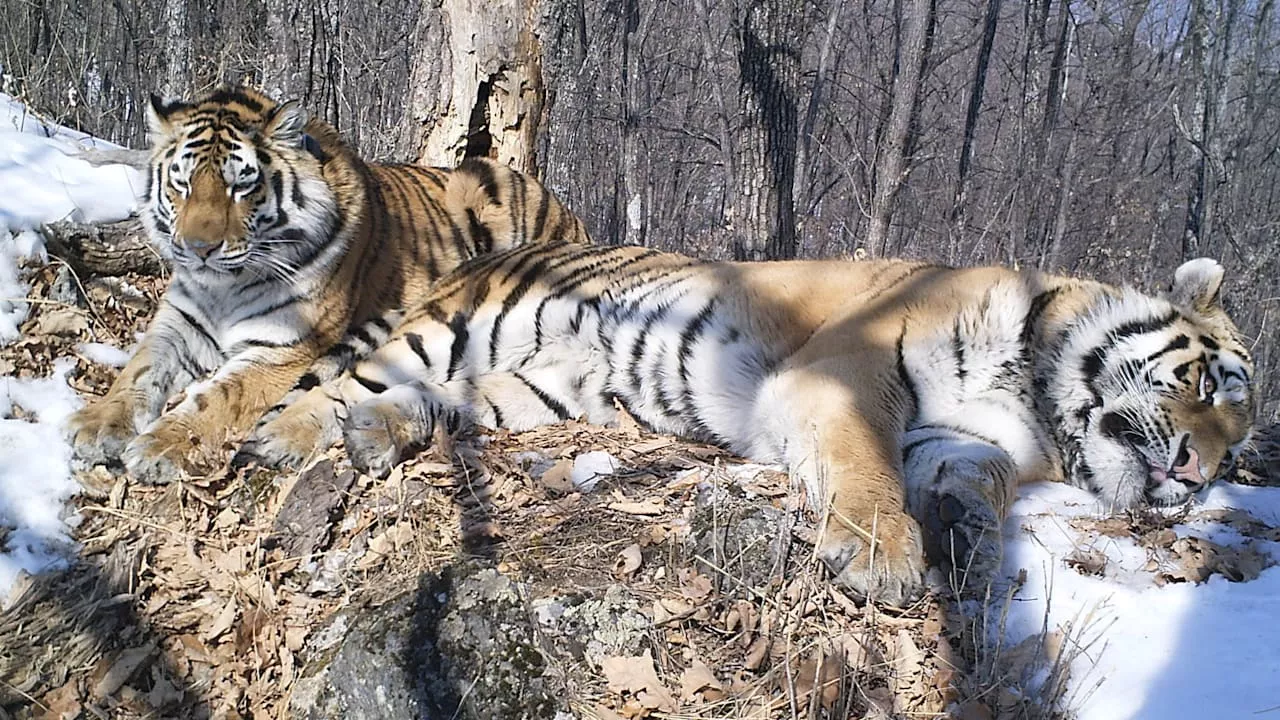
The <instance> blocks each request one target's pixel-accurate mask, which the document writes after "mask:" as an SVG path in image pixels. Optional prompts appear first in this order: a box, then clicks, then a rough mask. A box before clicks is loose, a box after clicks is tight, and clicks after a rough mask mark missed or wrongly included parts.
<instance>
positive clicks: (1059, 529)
mask: <svg viewBox="0 0 1280 720" xmlns="http://www.w3.org/2000/svg"><path fill="white" fill-rule="evenodd" d="M1219 508H1239V509H1245V510H1247V511H1248V512H1249V513H1250V514H1252V515H1253V516H1254V517H1255V518H1257V519H1258V520H1261V521H1263V522H1267V523H1271V524H1273V525H1274V524H1275V523H1276V521H1277V518H1278V517H1280V488H1254V487H1242V486H1238V485H1233V484H1230V483H1216V484H1215V485H1214V486H1213V487H1212V488H1211V489H1210V490H1209V491H1207V492H1206V493H1204V494H1203V498H1202V499H1201V500H1200V501H1199V503H1198V505H1197V506H1196V508H1195V509H1193V511H1192V514H1191V519H1189V521H1188V522H1187V523H1186V524H1183V525H1176V526H1174V531H1175V532H1176V533H1177V534H1178V535H1179V536H1187V535H1196V536H1199V537H1208V538H1210V539H1213V540H1214V541H1215V542H1220V543H1222V544H1237V543H1238V542H1240V541H1243V538H1241V537H1240V535H1239V533H1237V532H1235V531H1234V530H1231V529H1230V528H1227V527H1225V526H1223V525H1221V524H1219V523H1214V522H1211V521H1207V520H1204V519H1200V520H1196V519H1194V518H1195V513H1196V511H1198V510H1201V509H1219ZM1103 516H1104V515H1103V514H1102V513H1101V512H1100V510H1099V506H1098V503H1097V502H1096V501H1095V499H1094V498H1093V496H1091V495H1090V494H1089V493H1087V492H1085V491H1083V490H1079V489H1077V488H1073V487H1069V486H1066V485H1061V484H1052V483H1041V484H1034V485H1028V486H1026V487H1023V488H1022V489H1021V491H1020V493H1019V496H1018V500H1017V502H1016V503H1015V504H1014V506H1013V508H1012V511H1011V513H1010V517H1009V518H1008V520H1007V521H1006V523H1005V527H1004V536H1005V558H1004V567H1003V569H1002V574H1003V575H1004V578H1005V582H1006V583H1007V582H1011V581H1012V579H1013V578H1014V577H1016V576H1017V575H1018V573H1019V571H1025V572H1026V582H1025V584H1024V585H1023V587H1022V589H1021V590H1020V591H1019V593H1018V594H1017V595H1016V596H1015V597H1014V598H1013V600H1012V602H1010V604H1009V607H1008V619H1007V623H1006V626H1005V632H1004V638H1003V643H1004V644H1005V645H1007V646H1011V645H1014V644H1016V643H1017V642H1019V641H1020V640H1022V639H1023V638H1025V637H1027V636H1030V635H1032V634H1036V633H1039V632H1040V631H1041V629H1042V626H1043V624H1044V623H1045V622H1046V618H1047V625H1048V628H1049V629H1050V630H1054V629H1061V630H1065V629H1067V628H1072V627H1073V630H1072V632H1071V633H1069V640H1068V644H1069V645H1070V644H1072V643H1079V644H1080V645H1081V646H1084V648H1085V649H1084V651H1083V652H1081V653H1080V654H1079V655H1078V656H1077V657H1076V658H1075V659H1074V660H1073V662H1072V665H1071V680H1070V682H1069V686H1068V687H1069V688H1070V690H1069V692H1068V695H1067V697H1066V698H1065V708H1064V709H1066V710H1069V711H1074V714H1075V716H1076V717H1077V718H1078V720H1125V719H1126V718H1148V717H1171V718H1194V717H1249V716H1252V715H1254V714H1256V713H1258V712H1260V711H1264V710H1267V709H1268V708H1273V707H1276V706H1277V705H1280V694H1278V692H1277V687H1280V685H1278V684H1277V679H1280V653H1277V651H1276V648H1278V647H1280V627H1278V626H1277V625H1276V623H1275V618H1276V617H1277V616H1280V567H1272V568H1270V569H1268V570H1265V571H1264V572H1263V573H1262V574H1261V575H1260V576H1259V577H1257V578H1256V579H1254V580H1252V581H1250V582H1243V583H1233V582H1229V581H1228V580H1226V579H1225V578H1224V577H1222V576H1220V575H1214V576H1212V577H1211V578H1210V579H1209V580H1208V582H1205V583H1203V584H1200V585H1193V584H1190V583H1170V584H1167V585H1164V586H1159V585H1157V584H1156V582H1155V577H1156V575H1155V573H1153V572H1151V571H1149V570H1146V569H1145V566H1146V564H1147V561H1148V554H1147V551H1146V550H1145V549H1144V548H1142V547H1139V545H1138V544H1137V543H1136V542H1134V541H1133V540H1131V539H1129V538H1111V537H1106V536H1101V537H1096V538H1094V537H1087V536H1086V535H1085V534H1084V533H1083V532H1081V531H1078V530H1076V529H1074V528H1072V527H1071V524H1070V521H1071V519H1072V518H1078V517H1094V518H1097V517H1103ZM1231 540H1235V541H1236V543H1232V542H1229V541H1231ZM1261 546H1263V547H1267V548H1269V549H1270V550H1271V552H1272V553H1273V554H1275V553H1277V552H1280V550H1277V544H1276V543H1262V545H1261ZM1080 548H1089V549H1093V550H1097V551H1100V552H1102V553H1103V554H1104V555H1105V556H1106V558H1107V564H1106V570H1105V573H1104V575H1103V576H1101V577H1099V576H1092V575H1083V574H1081V573H1079V572H1077V571H1076V570H1073V569H1071V568H1070V567H1068V566H1067V565H1066V564H1065V562H1064V560H1065V559H1066V558H1067V557H1068V556H1070V555H1071V554H1072V553H1073V552H1075V551H1077V550H1078V549H1080ZM1278 557H1280V555H1278ZM995 596H997V597H998V596H1000V593H999V592H997V593H995ZM995 611H996V612H998V609H996V610H995ZM993 634H994V633H993ZM990 640H991V642H997V641H999V638H996V637H992V638H990Z"/></svg>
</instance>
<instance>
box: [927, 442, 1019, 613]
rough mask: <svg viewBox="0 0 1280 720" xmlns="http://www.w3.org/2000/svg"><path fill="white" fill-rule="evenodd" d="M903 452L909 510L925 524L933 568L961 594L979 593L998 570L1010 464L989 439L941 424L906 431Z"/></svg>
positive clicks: (1011, 485)
mask: <svg viewBox="0 0 1280 720" xmlns="http://www.w3.org/2000/svg"><path fill="white" fill-rule="evenodd" d="M903 448H904V452H903V457H904V465H905V470H906V480H907V499H908V506H909V507H910V509H911V513H912V515H914V516H915V517H916V518H917V519H918V520H919V521H920V523H921V525H923V527H924V531H925V532H924V545H925V553H926V556H927V557H928V558H929V563H930V564H931V565H936V566H938V567H939V568H941V569H942V570H943V572H944V573H945V574H946V576H947V578H948V580H949V581H950V584H951V586H952V587H953V588H955V589H956V590H957V591H959V592H960V593H961V594H963V593H964V592H965V591H976V592H982V591H983V590H984V589H985V587H986V584H987V582H988V581H990V580H991V578H993V577H994V576H995V573H996V571H997V570H998V569H999V567H1000V562H1001V558H1002V554H1003V543H1002V540H1001V530H1002V522H1003V520H1004V517H1005V513H1006V511H1007V510H1008V506H1009V503H1010V501H1011V498H1012V495H1013V492H1014V487H1015V484H1016V476H1017V470H1016V467H1015V465H1014V463H1013V459H1012V458H1010V457H1009V454H1008V453H1006V452H1005V451H1004V450H1003V449H1001V448H1000V447H999V446H998V445H995V444H994V443H992V442H990V441H987V440H984V439H980V438H977V437H974V436H972V435H969V434H967V433H964V432H963V431H957V430H955V429H951V428H946V427H938V426H934V427H925V428H919V429H915V430H912V431H910V432H908V433H907V434H906V435H905V436H904V438H903Z"/></svg>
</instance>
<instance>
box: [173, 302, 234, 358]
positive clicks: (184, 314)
mask: <svg viewBox="0 0 1280 720" xmlns="http://www.w3.org/2000/svg"><path fill="white" fill-rule="evenodd" d="M170 307H172V308H173V309H174V310H177V311H178V314H179V315H181V316H182V319H183V320H185V321H186V322H187V324H188V325H190V326H191V327H193V328H195V329H196V331H197V332H199V333H200V335H201V337H203V338H204V339H205V340H208V341H209V344H210V345H212V346H213V347H214V348H215V349H216V350H218V351H219V352H221V350H222V346H221V345H219V344H218V341H217V340H215V339H214V338H213V335H211V334H210V333H209V331H208V330H206V329H205V327H204V325H201V324H200V322H199V321H198V320H196V319H195V317H193V316H192V315H191V313H188V312H187V311H186V310H183V309H182V308H180V307H178V306H177V305H172V304H171V305H170Z"/></svg>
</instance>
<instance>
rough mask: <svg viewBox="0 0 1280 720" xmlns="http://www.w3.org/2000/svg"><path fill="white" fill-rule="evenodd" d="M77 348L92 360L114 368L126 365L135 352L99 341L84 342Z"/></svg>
mask: <svg viewBox="0 0 1280 720" xmlns="http://www.w3.org/2000/svg"><path fill="white" fill-rule="evenodd" d="M76 349H77V350H79V351H80V354H81V355H84V356H85V357H87V358H89V359H90V360H92V361H94V362H96V363H99V364H101V365H106V366H107V367H113V368H122V367H124V366H125V363H127V362H129V358H131V357H133V352H131V351H130V350H121V349H120V348H118V347H116V346H115V345H108V344H106V343H99V342H88V343H84V344H82V345H80V347H78V348H76Z"/></svg>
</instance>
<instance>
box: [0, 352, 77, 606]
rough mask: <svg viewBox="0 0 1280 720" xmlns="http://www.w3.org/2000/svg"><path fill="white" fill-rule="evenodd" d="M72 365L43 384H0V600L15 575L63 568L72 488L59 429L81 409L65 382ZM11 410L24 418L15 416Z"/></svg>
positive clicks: (58, 368)
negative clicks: (3, 534)
mask: <svg viewBox="0 0 1280 720" xmlns="http://www.w3.org/2000/svg"><path fill="white" fill-rule="evenodd" d="M74 365H75V363H74V362H73V361H71V360H68V359H65V358H64V359H61V360H58V361H57V362H56V363H55V364H54V373H53V375H52V376H51V377H48V378H42V379H25V378H9V377H5V378H0V414H2V416H0V525H3V526H4V527H5V528H9V529H10V531H9V533H8V536H7V538H6V539H5V541H4V546H3V549H4V553H3V554H0V597H3V596H7V595H8V591H9V588H10V587H11V586H12V585H13V583H14V581H15V580H16V579H17V577H18V575H19V573H21V572H24V571H25V572H28V573H37V572H43V571H46V570H51V569H57V568H60V567H63V566H64V565H65V563H66V561H65V559H64V556H63V553H64V552H65V551H66V550H67V549H68V548H70V547H72V543H71V540H70V537H69V536H68V534H67V530H68V527H67V522H66V519H65V518H64V509H63V508H64V505H65V504H66V502H67V500H68V499H69V498H70V497H71V496H72V495H74V494H75V493H76V491H77V489H78V488H79V485H77V483H76V482H75V480H74V479H72V477H71V471H70V467H69V461H70V459H71V448H70V446H68V445H67V443H66V441H65V440H63V437H62V432H63V431H62V427H63V424H64V422H65V421H66V419H67V416H69V415H70V414H71V413H72V412H74V411H75V410H76V409H77V408H79V407H80V406H81V404H82V401H81V400H80V398H79V396H77V395H76V392H75V390H73V389H71V387H70V386H68V385H67V381H66V376H67V373H68V372H69V371H70V370H71V369H72V368H73V367H74ZM19 411H22V413H23V415H24V416H25V417H15V414H17V413H18V412H19Z"/></svg>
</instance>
